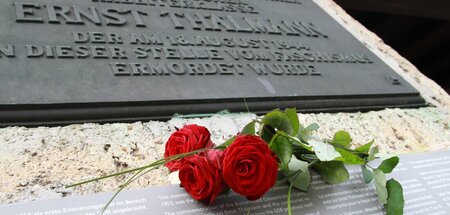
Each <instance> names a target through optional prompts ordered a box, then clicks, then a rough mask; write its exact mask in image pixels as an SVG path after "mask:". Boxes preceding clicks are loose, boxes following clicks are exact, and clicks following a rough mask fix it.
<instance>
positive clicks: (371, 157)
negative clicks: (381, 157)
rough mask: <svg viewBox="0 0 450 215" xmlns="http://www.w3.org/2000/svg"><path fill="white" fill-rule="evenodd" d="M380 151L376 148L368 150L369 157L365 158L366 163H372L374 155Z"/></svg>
mask: <svg viewBox="0 0 450 215" xmlns="http://www.w3.org/2000/svg"><path fill="white" fill-rule="evenodd" d="M378 152H380V150H379V149H378V146H375V147H372V148H370V149H369V157H368V158H367V161H373V160H375V155H376V154H378Z"/></svg>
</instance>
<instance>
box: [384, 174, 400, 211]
mask: <svg viewBox="0 0 450 215" xmlns="http://www.w3.org/2000/svg"><path fill="white" fill-rule="evenodd" d="M386 188H387V192H388V199H387V203H386V204H385V205H384V208H386V215H400V214H403V207H404V204H405V200H404V199H403V188H402V185H400V183H398V182H397V181H396V180H394V179H390V180H389V181H387V183H386Z"/></svg>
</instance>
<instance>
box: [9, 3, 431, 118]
mask: <svg viewBox="0 0 450 215" xmlns="http://www.w3.org/2000/svg"><path fill="white" fill-rule="evenodd" d="M0 17H1V19H2V20H3V21H2V23H0V90H1V92H2V93H1V94H0V125H1V124H3V125H7V124H42V123H44V124H45V123H50V124H52V123H69V122H76V121H80V122H82V121H115V120H137V119H148V118H155V117H157V118H163V117H167V116H170V115H172V114H173V113H176V112H177V113H195V112H215V111H219V110H222V109H230V110H235V111H237V110H244V107H245V105H244V103H243V98H246V100H247V102H248V104H249V105H250V108H251V110H252V111H255V112H259V111H267V110H270V109H272V108H274V107H277V106H281V107H284V106H297V107H299V108H303V110H306V111H311V110H333V111H338V110H361V109H373V108H380V107H390V106H396V107H412V106H419V105H423V103H424V102H423V100H422V99H421V98H420V96H419V95H418V92H417V91H416V90H415V89H413V88H412V87H411V86H410V85H409V84H408V83H406V82H405V81H404V80H403V79H401V78H400V77H398V76H397V75H396V73H395V72H394V71H392V69H391V68H389V67H388V66H387V65H385V64H384V63H383V62H382V61H381V60H380V59H379V58H377V57H376V56H375V55H374V54H373V53H372V52H371V51H369V50H368V49H367V48H365V47H364V45H362V44H361V43H360V42H359V41H357V40H356V39H355V38H354V37H353V36H352V35H350V34H349V33H348V32H346V31H345V30H344V29H343V28H342V27H341V26H339V24H337V23H336V22H335V21H334V20H332V18H330V17H329V16H328V15H327V14H325V13H324V12H323V11H322V10H321V9H320V8H319V7H318V6H317V5H315V3H313V2H312V1H301V0H284V1H269V0H266V1H262V0H253V1H252V0H195V1H185V0H91V1H89V0H80V1H69V0H66V1H53V0H36V1H12V0H5V1H2V2H0Z"/></svg>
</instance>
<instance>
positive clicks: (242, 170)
mask: <svg viewBox="0 0 450 215" xmlns="http://www.w3.org/2000/svg"><path fill="white" fill-rule="evenodd" d="M222 165H223V170H222V175H223V178H224V180H225V183H226V184H227V185H228V186H229V187H230V188H231V189H233V190H234V192H236V193H238V194H241V195H243V196H245V197H247V199H248V200H256V199H259V198H260V197H261V196H263V195H264V194H265V193H266V192H267V191H268V190H269V189H270V188H271V187H273V186H274V185H275V182H276V181H277V174H278V163H277V158H276V156H275V154H274V153H273V152H272V151H271V150H270V148H269V145H268V144H267V143H266V142H264V140H262V139H261V138H260V137H258V136H254V135H242V136H237V137H236V140H235V141H234V142H233V143H232V144H231V145H230V146H228V148H227V149H225V155H224V158H223V161H222Z"/></svg>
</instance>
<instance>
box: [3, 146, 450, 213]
mask: <svg viewBox="0 0 450 215" xmlns="http://www.w3.org/2000/svg"><path fill="white" fill-rule="evenodd" d="M449 164H450V151H443V152H433V153H420V154H409V155H402V156H401V158H400V164H399V165H398V166H397V168H396V169H395V170H394V172H393V173H392V174H391V175H390V176H392V177H394V178H395V179H396V180H398V181H400V183H401V184H402V186H403V188H404V196H405V214H406V215H412V214H419V215H425V214H442V215H444V214H449V213H450V189H449V188H450V180H449V179H448V176H449V174H450V165H449ZM371 165H373V166H376V165H375V164H374V163H373V164H371ZM349 172H350V175H351V176H350V179H349V180H348V181H347V182H345V183H343V184H338V185H331V184H327V183H325V182H324V181H323V180H321V179H320V176H319V175H317V174H313V176H312V177H313V182H312V184H311V187H310V190H309V192H308V193H304V192H299V191H295V192H293V193H292V199H291V201H292V209H293V212H295V213H301V214H307V215H318V214H322V215H331V214H332V215H348V214H384V212H383V208H382V206H381V205H380V204H379V202H378V198H377V195H376V192H375V189H374V187H372V186H371V185H366V184H364V182H363V179H362V175H361V171H360V169H359V167H358V166H350V167H349ZM287 189H288V186H287V185H279V186H276V187H275V188H273V189H272V190H270V191H269V192H268V193H267V194H266V195H264V196H263V197H262V198H261V199H259V200H257V201H247V200H245V198H244V197H241V196H239V195H237V194H235V193H233V192H229V193H227V194H223V195H221V196H219V197H218V198H217V201H216V203H214V204H212V205H209V206H207V205H205V204H203V203H201V202H197V201H195V200H193V199H191V198H190V196H189V195H188V194H187V193H186V192H185V191H184V189H183V188H180V187H179V186H176V185H172V186H163V187H153V188H148V189H140V190H129V191H125V192H123V193H121V194H120V195H119V196H118V197H117V198H116V199H115V201H113V203H112V205H111V206H110V207H109V208H108V209H107V211H105V214H148V213H151V214H161V215H177V214H218V215H219V214H229V215H233V214H236V215H237V214H244V213H247V212H248V211H250V214H261V215H269V214H286V193H287ZM111 195H112V193H100V194H95V195H88V196H80V197H69V198H63V199H57V200H48V201H36V202H28V203H20V204H11V205H1V206H0V212H2V213H4V214H11V215H12V214H23V215H25V214H26V215H28V214H33V215H41V214H42V215H44V214H84V215H88V214H92V215H94V214H96V213H97V212H98V211H99V210H100V209H101V208H102V206H103V205H104V203H106V202H107V201H108V199H109V198H110V197H111Z"/></svg>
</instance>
